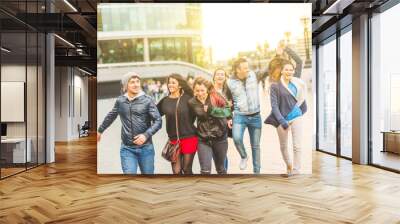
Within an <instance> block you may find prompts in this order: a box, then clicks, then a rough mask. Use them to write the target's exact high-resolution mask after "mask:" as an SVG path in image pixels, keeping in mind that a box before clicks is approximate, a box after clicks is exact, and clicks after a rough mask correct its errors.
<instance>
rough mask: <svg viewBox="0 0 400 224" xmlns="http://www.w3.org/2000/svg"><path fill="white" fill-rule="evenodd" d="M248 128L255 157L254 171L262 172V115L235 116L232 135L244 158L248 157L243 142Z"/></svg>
mask: <svg viewBox="0 0 400 224" xmlns="http://www.w3.org/2000/svg"><path fill="white" fill-rule="evenodd" d="M246 128H248V130H249V135H250V144H251V152H252V157H253V172H254V173H260V167H261V166H260V138H261V116H260V114H256V115H239V114H234V116H233V128H232V137H233V142H234V143H235V146H236V149H237V150H238V152H239V154H240V157H241V158H242V159H244V158H247V153H246V149H245V147H244V144H243V135H244V131H245V130H246Z"/></svg>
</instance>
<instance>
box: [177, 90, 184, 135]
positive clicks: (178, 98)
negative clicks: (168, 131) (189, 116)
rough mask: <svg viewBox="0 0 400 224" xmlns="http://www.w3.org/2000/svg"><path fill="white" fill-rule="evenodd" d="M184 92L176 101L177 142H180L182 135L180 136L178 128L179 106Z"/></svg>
mask: <svg viewBox="0 0 400 224" xmlns="http://www.w3.org/2000/svg"><path fill="white" fill-rule="evenodd" d="M182 95H183V93H182V94H181V95H180V96H179V98H178V101H177V102H176V108H175V126H176V136H177V142H180V137H179V128H178V125H179V123H178V107H179V101H180V100H181V97H182Z"/></svg>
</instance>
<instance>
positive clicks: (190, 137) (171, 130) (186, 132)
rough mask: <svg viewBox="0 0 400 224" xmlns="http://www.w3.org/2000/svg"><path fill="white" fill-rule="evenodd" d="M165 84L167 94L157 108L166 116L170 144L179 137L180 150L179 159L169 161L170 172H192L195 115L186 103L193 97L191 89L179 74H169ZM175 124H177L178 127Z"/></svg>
mask: <svg viewBox="0 0 400 224" xmlns="http://www.w3.org/2000/svg"><path fill="white" fill-rule="evenodd" d="M167 85H168V92H169V94H168V96H166V97H164V98H163V99H161V100H160V102H159V103H158V104H157V108H158V111H159V112H160V115H161V116H163V115H165V117H166V123H167V125H166V127H167V133H168V137H169V141H170V142H171V144H177V143H178V138H179V144H180V150H181V151H180V155H179V159H178V160H177V161H176V162H174V163H171V166H172V172H173V173H174V174H182V173H183V174H192V164H193V159H194V156H195V154H196V151H197V144H198V140H197V136H196V127H195V126H194V121H195V119H196V117H195V115H194V113H193V112H192V111H191V109H190V107H189V103H188V102H189V100H190V99H191V98H192V97H193V90H192V89H191V88H190V87H189V85H188V84H187V82H186V81H185V79H184V78H183V77H182V76H181V75H179V74H171V75H169V76H168V78H167ZM178 102H179V104H178ZM177 104H178V105H177ZM176 112H177V113H176ZM176 115H177V116H176ZM176 117H177V118H178V121H177V120H176ZM176 124H178V128H177V127H176ZM177 131H178V133H177ZM178 134H179V136H178Z"/></svg>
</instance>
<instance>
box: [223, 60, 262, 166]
mask: <svg viewBox="0 0 400 224" xmlns="http://www.w3.org/2000/svg"><path fill="white" fill-rule="evenodd" d="M232 71H233V75H232V76H231V77H230V78H229V79H228V82H227V84H228V87H229V90H230V91H231V93H232V97H233V121H232V120H230V121H229V122H228V125H229V126H230V127H232V137H233V142H234V143H235V146H236V149H237V151H238V152H239V154H240V158H241V160H240V165H239V168H240V169H241V170H245V169H246V168H247V160H248V157H247V152H246V149H245V146H244V144H243V135H244V131H245V130H246V128H248V131H249V135H250V144H251V151H252V159H253V172H254V173H255V174H258V173H260V168H261V164H260V138H261V124H262V123H261V116H260V99H259V90H258V83H259V77H258V76H257V75H256V74H255V73H254V72H253V71H251V70H250V69H249V63H248V62H247V60H246V59H245V58H239V59H237V60H236V61H235V62H234V64H233V67H232Z"/></svg>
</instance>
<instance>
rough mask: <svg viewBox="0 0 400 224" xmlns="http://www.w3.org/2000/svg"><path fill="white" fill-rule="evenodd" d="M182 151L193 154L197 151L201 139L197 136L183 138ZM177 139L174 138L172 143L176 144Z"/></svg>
mask: <svg viewBox="0 0 400 224" xmlns="http://www.w3.org/2000/svg"><path fill="white" fill-rule="evenodd" d="M180 141H181V153H182V154H193V153H196V151H197V144H198V143H199V140H198V139H197V136H193V137H189V138H181V139H180ZM176 142H177V140H172V141H171V144H176Z"/></svg>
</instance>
